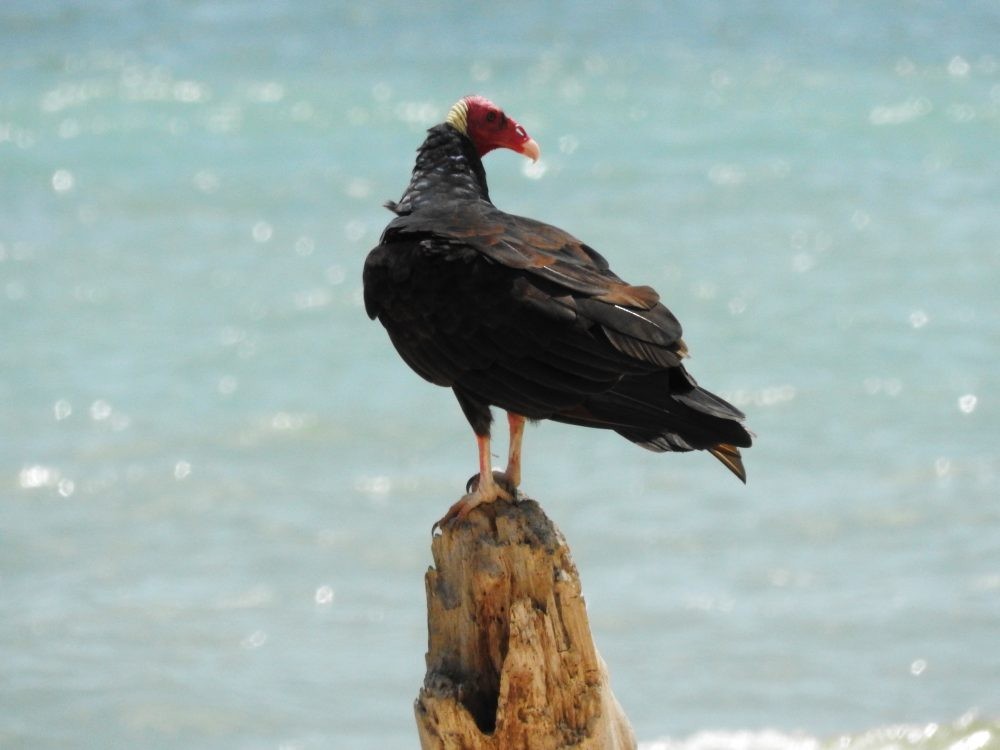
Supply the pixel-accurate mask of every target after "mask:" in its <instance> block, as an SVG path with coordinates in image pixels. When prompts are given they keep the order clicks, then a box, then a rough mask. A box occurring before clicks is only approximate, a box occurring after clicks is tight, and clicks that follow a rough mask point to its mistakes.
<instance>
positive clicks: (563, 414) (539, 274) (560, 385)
mask: <svg viewBox="0 0 1000 750" xmlns="http://www.w3.org/2000/svg"><path fill="white" fill-rule="evenodd" d="M483 101H485V100H483ZM487 104H489V103H488V102H487ZM456 106H458V105H456ZM453 111H454V110H453ZM470 116H471V113H470ZM462 125H464V121H462V122H459V123H458V127H456V125H455V124H453V123H452V122H449V123H444V124H441V125H437V126H435V127H433V128H431V129H430V131H429V132H428V135H427V139H426V140H425V141H424V143H423V145H422V146H421V147H420V149H419V151H418V156H417V162H416V166H415V168H414V170H413V176H412V179H411V181H410V184H409V186H408V187H407V189H406V191H405V193H404V194H403V197H402V198H401V199H400V200H399V201H398V202H397V203H389V204H387V206H388V207H389V208H390V209H392V210H393V211H394V212H395V213H396V214H397V216H396V218H394V219H393V220H392V221H391V222H390V223H389V225H388V226H387V227H386V229H385V231H384V232H383V234H382V237H381V240H380V242H379V245H378V246H377V247H376V248H374V249H373V250H372V251H371V253H370V254H369V255H368V258H367V260H366V262H365V267H364V300H365V309H366V311H367V313H368V315H369V316H370V317H371V318H378V320H379V321H380V322H381V323H382V325H383V326H384V327H385V329H386V330H387V331H388V333H389V337H390V339H391V340H392V343H393V345H394V346H395V348H396V350H397V351H398V352H399V354H400V355H401V356H402V358H403V359H404V360H405V361H406V363H407V364H408V365H409V366H410V367H411V368H413V370H415V371H416V372H417V373H418V374H420V375H421V376H422V377H423V378H425V379H426V380H428V381H430V382H432V383H435V384H437V385H440V386H445V387H450V388H452V389H453V391H454V392H455V395H456V396H457V398H458V401H459V403H460V405H461V407H462V409H463V411H464V413H465V415H466V417H467V418H468V420H469V423H470V424H471V426H472V428H473V430H474V432H475V433H476V435H477V437H478V438H480V439H481V441H480V458H481V461H480V464H481V466H480V468H481V474H485V473H486V472H487V471H488V469H484V465H483V460H482V451H483V442H482V440H483V439H485V440H486V443H485V444H486V446H487V453H488V445H489V443H488V438H489V430H490V424H491V420H492V417H491V413H490V407H491V406H496V407H499V408H502V409H505V410H506V411H507V412H509V413H510V414H512V415H514V418H513V420H512V422H511V425H512V446H511V450H512V456H511V460H512V462H513V461H514V458H515V456H514V455H513V453H514V446H513V440H514V434H513V433H514V425H515V421H516V417H517V415H520V416H523V417H526V418H527V419H529V420H540V419H552V420H555V421H559V422H565V423H568V424H573V425H581V426H585V427H599V428H605V429H610V430H614V431H615V432H617V433H618V434H620V435H622V436H624V437H626V438H627V439H629V440H631V441H632V442H635V443H638V444H639V445H641V446H643V447H644V448H648V449H650V450H654V451H690V450H708V451H711V452H712V453H713V455H715V456H716V457H717V458H718V459H719V460H720V461H722V462H723V463H724V464H725V465H726V466H727V467H728V468H729V469H730V470H732V471H733V473H735V474H736V475H737V476H738V477H739V478H740V479H741V480H743V481H745V479H746V475H745V472H744V469H743V464H742V461H741V458H740V454H739V450H738V448H740V447H747V446H749V445H750V444H751V436H750V434H749V433H748V432H747V430H746V429H745V428H744V426H743V424H742V420H743V416H744V415H743V414H742V413H741V412H740V411H739V410H738V409H736V408H735V407H734V406H732V405H731V404H728V403H726V402H725V401H724V400H723V399H721V398H719V397H718V396H715V395H713V394H712V393H710V392H708V391H706V390H704V389H703V388H701V387H700V386H698V385H697V383H695V381H694V379H693V378H692V377H691V376H690V375H689V374H688V372H687V371H686V369H685V368H684V366H683V365H682V364H681V359H682V358H683V357H684V356H685V354H686V347H685V344H684V341H683V339H682V338H681V326H680V324H679V323H678V321H677V319H676V318H675V317H674V315H673V314H672V313H671V312H670V311H669V310H668V309H667V308H666V307H665V306H663V305H662V304H661V303H660V302H659V296H658V295H657V293H656V292H655V291H654V290H653V289H651V288H650V287H646V286H632V285H630V284H627V283H626V282H624V281H623V280H622V279H620V278H619V277H618V276H617V275H615V274H614V273H613V272H612V271H611V269H610V268H609V266H608V263H607V261H606V260H605V259H604V258H603V257H602V256H601V255H600V253H598V252H597V251H596V250H594V249H593V248H591V247H589V246H587V245H586V244H584V243H582V242H580V241H579V240H577V239H576V238H574V237H572V236H571V235H569V234H567V233H566V232H563V231H562V230H560V229H557V228H555V227H552V226H549V225H547V224H543V223H541V222H538V221H534V220H532V219H527V218H523V217H519V216H513V215H511V214H507V213H505V212H503V211H501V210H499V209H498V208H496V207H495V206H494V205H493V203H492V202H491V201H490V197H489V191H488V188H487V184H486V174H485V171H484V169H483V165H482V161H481V158H480V153H482V152H483V150H484V149H483V147H482V144H477V143H476V142H475V134H473V135H471V136H470V135H469V133H468V132H462ZM521 133H522V134H523V129H521ZM524 137H525V138H526V137H527V136H526V135H525V136H524ZM533 143H534V142H533V141H532V144H533ZM485 150H488V148H487V149H485ZM516 437H517V443H518V445H517V456H516V459H517V461H519V459H520V432H519V431H518V433H517V436H516ZM487 461H488V456H487ZM508 469H509V470H510V469H511V465H510V464H508ZM516 474H517V476H515V477H513V478H510V479H511V484H513V485H515V486H516V484H517V483H518V481H519V464H518V465H517V467H516ZM501 478H502V477H501ZM481 479H485V480H486V481H487V482H488V481H489V480H490V477H486V476H483V477H481ZM500 494H501V496H503V495H504V494H505V493H503V492H502V491H501V493H500ZM492 499H495V498H493V497H485V498H479V499H478V500H474V501H473V502H472V506H473V507H474V505H476V504H478V502H488V501H490V500H492ZM456 505H458V504H456ZM468 509H471V508H460V509H458V511H457V514H458V515H464V513H465V512H467V510H468ZM455 514H456V510H455V509H454V508H453V511H452V512H450V515H455Z"/></svg>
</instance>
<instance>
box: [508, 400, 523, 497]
mask: <svg viewBox="0 0 1000 750" xmlns="http://www.w3.org/2000/svg"><path fill="white" fill-rule="evenodd" d="M524 422H525V419H524V417H522V416H521V415H520V414H515V413H514V412H512V411H509V412H507V424H508V425H509V426H510V450H509V452H508V453H507V469H506V471H504V474H506V475H507V479H508V480H509V481H510V483H511V484H512V485H514V487H519V486H520V485H521V438H522V437H524Z"/></svg>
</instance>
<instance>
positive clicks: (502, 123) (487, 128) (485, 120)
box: [446, 96, 541, 161]
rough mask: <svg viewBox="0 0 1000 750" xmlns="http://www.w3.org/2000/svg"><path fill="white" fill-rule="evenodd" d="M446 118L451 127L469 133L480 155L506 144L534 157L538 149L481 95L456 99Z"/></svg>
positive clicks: (495, 106)
mask: <svg viewBox="0 0 1000 750" xmlns="http://www.w3.org/2000/svg"><path fill="white" fill-rule="evenodd" d="M446 122H447V123H448V124H449V125H451V126H452V127H453V128H455V130H457V131H458V132H460V133H462V134H463V135H466V136H468V137H469V140H471V141H472V143H473V145H475V147H476V151H477V153H478V154H479V155H480V156H483V155H484V154H487V153H489V152H490V151H492V150H493V149H495V148H509V149H510V150H512V151H516V152H517V153H519V154H523V155H524V156H527V157H528V158H529V159H531V160H532V161H538V157H539V156H540V155H541V150H540V149H539V148H538V144H537V143H535V141H534V140H533V139H532V138H531V137H530V136H529V135H528V134H527V133H526V132H524V128H522V127H521V126H520V125H518V124H517V123H516V122H515V121H514V119H513V118H511V117H508V116H507V115H505V114H504V112H503V110H502V109H500V107H498V106H497V105H495V104H494V103H493V102H491V101H490V100H489V99H487V98H485V97H482V96H466V97H463V98H462V99H459V100H458V102H457V103H456V104H455V106H454V107H452V108H451V111H450V112H449V113H448V118H447V120H446Z"/></svg>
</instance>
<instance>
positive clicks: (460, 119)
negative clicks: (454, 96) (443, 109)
mask: <svg viewBox="0 0 1000 750" xmlns="http://www.w3.org/2000/svg"><path fill="white" fill-rule="evenodd" d="M444 121H445V122H446V123H448V124H449V125H451V126H452V127H453V128H455V130H457V131H458V132H459V133H462V134H463V135H468V134H469V103H468V102H467V101H465V99H459V100H458V101H457V102H456V103H455V106H454V107H452V108H451V111H449V112H448V116H447V117H446V118H445V120H444Z"/></svg>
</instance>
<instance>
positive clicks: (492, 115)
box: [486, 109, 497, 122]
mask: <svg viewBox="0 0 1000 750" xmlns="http://www.w3.org/2000/svg"><path fill="white" fill-rule="evenodd" d="M495 119H497V113H496V112H495V111H494V110H492V109H491V110H490V111H489V112H487V113H486V122H493V121H494V120H495Z"/></svg>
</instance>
